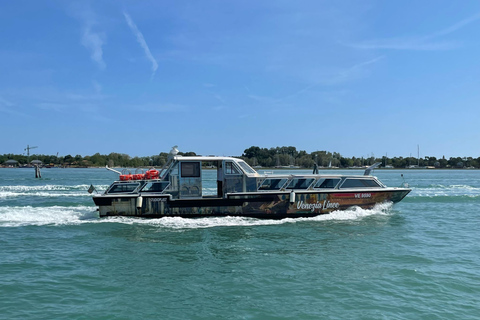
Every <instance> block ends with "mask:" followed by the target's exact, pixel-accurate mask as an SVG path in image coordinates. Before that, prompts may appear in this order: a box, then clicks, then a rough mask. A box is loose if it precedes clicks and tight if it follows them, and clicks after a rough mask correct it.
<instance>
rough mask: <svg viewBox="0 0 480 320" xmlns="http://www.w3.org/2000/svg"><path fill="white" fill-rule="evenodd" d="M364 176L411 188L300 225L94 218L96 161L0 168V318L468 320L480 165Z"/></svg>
mask: <svg viewBox="0 0 480 320" xmlns="http://www.w3.org/2000/svg"><path fill="white" fill-rule="evenodd" d="M308 172H309V173H310V171H308ZM348 172H349V173H352V171H348ZM359 173H361V172H359ZM375 174H376V175H377V176H378V177H379V178H380V179H381V180H382V181H383V182H384V183H385V184H387V185H390V186H399V185H400V184H401V183H402V182H403V180H402V178H401V176H400V175H401V174H403V175H404V177H405V179H406V181H407V182H408V183H409V184H410V186H411V187H412V188H413V191H412V192H411V193H410V195H408V196H407V197H406V198H405V199H404V200H403V201H402V202H400V203H398V204H396V205H395V206H393V207H392V206H389V205H382V206H378V207H377V208H375V209H373V210H362V209H352V210H350V211H346V212H336V213H333V214H332V215H329V216H320V217H316V218H309V219H297V220H294V219H293V220H292V219H286V220H281V221H270V220H256V219H245V218H238V217H237V218H206V219H181V218H163V219H153V220H141V219H132V218H109V219H98V218H97V215H96V211H95V209H96V208H95V207H94V206H93V203H92V201H91V198H90V197H89V194H88V193H87V189H88V187H89V186H90V184H91V183H92V184H94V185H95V186H96V187H97V189H99V190H102V189H105V188H106V187H107V186H108V185H109V184H110V183H111V181H112V180H113V179H115V178H116V175H115V174H113V173H112V172H109V171H106V170H105V169H43V171H42V175H43V178H42V179H35V178H34V172H33V169H0V319H479V318H480V289H479V287H480V249H479V243H480V209H479V208H480V206H479V204H480V171H470V170H449V171H438V170H437V171H435V170H432V171H429V170H388V171H387V170H383V171H382V170H377V171H376V172H375ZM207 175H208V173H207ZM204 183H205V187H206V189H207V190H206V191H207V192H208V189H209V183H211V186H210V187H211V189H212V190H213V189H214V183H215V180H214V178H213V175H212V178H211V179H210V178H209V177H208V176H207V177H206V178H205V179H204Z"/></svg>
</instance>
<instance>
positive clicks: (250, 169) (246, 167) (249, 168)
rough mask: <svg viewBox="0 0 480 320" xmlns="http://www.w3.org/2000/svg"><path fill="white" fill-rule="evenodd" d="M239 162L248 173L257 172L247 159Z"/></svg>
mask: <svg viewBox="0 0 480 320" xmlns="http://www.w3.org/2000/svg"><path fill="white" fill-rule="evenodd" d="M237 163H238V165H239V166H240V167H242V169H243V171H245V172H246V173H252V174H254V173H257V172H256V171H255V170H253V169H252V167H250V166H249V165H248V164H247V163H246V162H245V161H242V160H240V161H238V162H237Z"/></svg>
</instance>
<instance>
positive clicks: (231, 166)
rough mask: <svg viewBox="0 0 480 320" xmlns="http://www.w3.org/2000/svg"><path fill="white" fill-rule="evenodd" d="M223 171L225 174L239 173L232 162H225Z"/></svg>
mask: <svg viewBox="0 0 480 320" xmlns="http://www.w3.org/2000/svg"><path fill="white" fill-rule="evenodd" d="M225 173H226V174H240V171H238V169H237V168H236V167H235V165H234V164H233V162H225Z"/></svg>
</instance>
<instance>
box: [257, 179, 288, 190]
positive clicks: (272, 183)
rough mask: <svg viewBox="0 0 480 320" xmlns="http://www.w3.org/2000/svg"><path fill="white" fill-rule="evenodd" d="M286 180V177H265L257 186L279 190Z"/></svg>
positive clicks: (263, 188)
mask: <svg viewBox="0 0 480 320" xmlns="http://www.w3.org/2000/svg"><path fill="white" fill-rule="evenodd" d="M286 182H287V179H265V180H264V181H263V182H262V184H261V185H260V187H258V190H259V191H265V190H280V189H281V188H282V187H283V186H284V185H285V183H286Z"/></svg>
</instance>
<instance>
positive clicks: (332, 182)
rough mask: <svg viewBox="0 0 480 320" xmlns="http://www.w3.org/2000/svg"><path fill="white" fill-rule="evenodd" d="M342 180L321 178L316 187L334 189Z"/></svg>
mask: <svg viewBox="0 0 480 320" xmlns="http://www.w3.org/2000/svg"><path fill="white" fill-rule="evenodd" d="M339 182H340V179H337V178H335V179H330V178H326V179H319V180H318V181H317V183H316V184H315V186H314V188H321V189H333V188H335V187H336V186H337V184H338V183H339Z"/></svg>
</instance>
